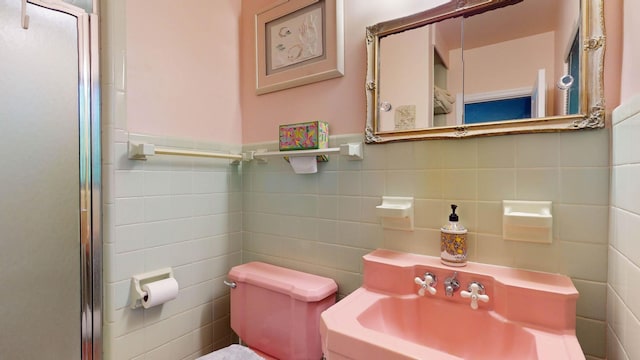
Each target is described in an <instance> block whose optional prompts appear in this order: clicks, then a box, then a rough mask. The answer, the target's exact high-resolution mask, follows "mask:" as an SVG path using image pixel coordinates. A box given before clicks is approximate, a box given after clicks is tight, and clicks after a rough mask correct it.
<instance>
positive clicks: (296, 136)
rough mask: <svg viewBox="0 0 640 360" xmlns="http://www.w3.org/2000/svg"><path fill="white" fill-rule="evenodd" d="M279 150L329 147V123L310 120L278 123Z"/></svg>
mask: <svg viewBox="0 0 640 360" xmlns="http://www.w3.org/2000/svg"><path fill="white" fill-rule="evenodd" d="M279 139H280V145H279V147H280V151H287V150H310V149H324V148H327V147H329V124H328V123H326V122H324V121H310V122H305V123H299V124H288V125H280V136H279Z"/></svg>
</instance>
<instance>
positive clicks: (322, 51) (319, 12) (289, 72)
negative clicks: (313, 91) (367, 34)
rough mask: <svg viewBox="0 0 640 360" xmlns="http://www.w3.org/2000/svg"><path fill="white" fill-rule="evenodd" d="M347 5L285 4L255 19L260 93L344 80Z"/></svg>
mask: <svg viewBox="0 0 640 360" xmlns="http://www.w3.org/2000/svg"><path fill="white" fill-rule="evenodd" d="M342 1H343V0H281V1H279V2H278V3H277V4H276V5H275V6H272V7H270V8H268V9H265V10H262V11H260V12H259V13H257V14H256V65H257V66H256V70H257V74H256V92H257V93H258V94H265V93H269V92H273V91H278V90H283V89H288V88H292V87H295V86H300V85H305V84H309V83H313V82H317V81H322V80H327V79H332V78H335V77H339V76H342V75H344V31H343V24H344V22H343V3H342Z"/></svg>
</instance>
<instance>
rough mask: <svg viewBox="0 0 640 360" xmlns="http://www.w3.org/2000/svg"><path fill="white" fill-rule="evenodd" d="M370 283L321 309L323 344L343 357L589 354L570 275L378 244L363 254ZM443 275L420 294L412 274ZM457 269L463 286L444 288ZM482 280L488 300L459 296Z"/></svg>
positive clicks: (333, 357) (330, 355)
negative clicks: (454, 263) (457, 263)
mask: <svg viewBox="0 0 640 360" xmlns="http://www.w3.org/2000/svg"><path fill="white" fill-rule="evenodd" d="M364 264H365V268H364V269H365V272H364V284H363V287H361V288H359V289H357V290H356V291H354V292H353V293H351V294H350V295H348V296H347V297H345V298H344V299H343V300H341V301H340V302H338V303H337V304H335V305H334V306H332V307H331V308H329V309H328V310H327V311H325V312H324V313H323V314H322V320H321V329H320V332H321V337H322V346H323V351H324V353H325V355H326V357H327V359H329V360H341V359H385V360H395V359H519V360H521V359H522V360H527V359H584V358H585V357H584V355H583V354H582V351H581V349H580V346H579V344H578V341H577V339H576V337H575V304H576V300H577V297H578V293H577V291H576V290H575V287H574V286H573V284H572V283H571V280H570V279H569V278H567V277H565V276H562V275H557V274H546V273H539V272H531V271H524V270H517V269H510V268H505V267H499V266H491V265H485V264H474V263H470V264H469V265H468V266H467V267H465V268H463V269H461V268H456V269H454V268H449V267H447V266H444V265H441V264H440V262H439V258H434V257H429V256H422V255H415V254H403V253H396V252H391V251H387V250H376V251H374V252H372V253H371V254H368V255H366V256H365V257H364ZM426 271H429V272H431V273H434V274H436V276H437V278H438V284H437V285H436V289H437V293H436V294H435V295H431V294H429V293H427V294H426V295H425V296H424V297H422V296H418V295H417V293H418V290H419V286H418V285H415V284H414V282H413V278H414V277H416V276H422V275H424V273H425V272H426ZM454 271H458V277H457V279H458V280H459V281H460V285H461V287H460V289H459V290H458V291H457V292H456V293H454V296H453V297H446V296H445V295H444V288H443V286H442V284H443V281H444V279H445V278H446V277H448V276H450V275H451V274H453V272H454ZM471 281H479V282H481V283H483V285H484V286H485V289H486V294H487V295H489V298H490V300H489V302H487V303H480V304H479V307H478V309H477V310H473V309H471V307H470V305H469V299H463V298H462V297H461V296H460V290H464V289H466V287H467V285H468V283H470V282H471Z"/></svg>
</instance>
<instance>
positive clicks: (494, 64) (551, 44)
mask: <svg viewBox="0 0 640 360" xmlns="http://www.w3.org/2000/svg"><path fill="white" fill-rule="evenodd" d="M366 30H367V36H366V43H367V79H366V90H365V91H366V95H367V122H366V129H365V141H366V142H367V143H384V142H389V141H401V140H419V139H429V138H434V139H443V138H461V137H472V136H486V135H499V134H517V133H528V132H556V131H570V130H580V129H588V128H600V127H603V126H604V99H603V61H604V18H603V4H602V0H563V1H557V0H454V1H448V2H446V3H444V4H442V5H440V6H438V7H435V8H432V9H429V10H426V11H423V12H420V13H416V14H412V15H409V16H406V17H402V18H398V19H394V20H390V21H385V22H382V23H378V24H375V25H372V26H369V27H367V29H366Z"/></svg>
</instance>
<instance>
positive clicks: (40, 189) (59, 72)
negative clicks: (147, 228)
mask: <svg viewBox="0 0 640 360" xmlns="http://www.w3.org/2000/svg"><path fill="white" fill-rule="evenodd" d="M27 10H28V15H29V17H30V21H29V29H28V30H26V29H23V28H22V27H21V3H20V1H19V0H0V359H65V360H74V359H81V358H83V357H82V356H83V349H82V348H83V346H86V345H85V340H84V339H83V336H86V334H83V330H82V326H81V324H82V322H83V321H85V319H83V318H85V317H87V314H90V313H91V312H87V311H86V309H85V308H86V306H84V305H82V304H83V303H84V302H85V301H84V300H83V293H82V291H83V290H82V288H83V286H82V284H83V282H86V281H84V277H86V276H84V275H83V273H82V266H81V261H82V258H83V257H85V256H86V254H84V255H83V254H82V253H83V252H85V247H84V246H83V245H82V244H81V227H83V226H84V225H83V224H82V222H81V211H80V209H81V190H80V189H81V182H82V180H81V178H82V176H81V168H82V167H81V162H82V157H83V156H82V153H81V151H80V149H81V147H82V146H83V145H82V144H81V138H82V137H81V133H82V131H83V130H82V125H81V112H82V109H81V108H82V106H81V105H82V103H83V102H82V101H81V99H82V94H81V93H82V85H81V83H82V81H81V79H80V75H79V74H81V72H80V71H79V63H82V61H79V59H80V57H81V56H82V55H81V52H80V51H79V46H80V45H79V44H80V43H82V39H79V30H78V29H79V26H78V21H79V20H78V18H76V17H74V16H71V15H69V14H67V13H65V12H63V11H53V10H51V9H47V8H44V7H40V6H35V5H32V4H28V5H27ZM80 60H81V59H80ZM89 180H90V179H89ZM82 216H83V217H86V216H85V215H82ZM90 220H91V219H90V218H89V221H90ZM89 250H90V249H89ZM89 310H91V309H89ZM83 313H84V314H85V316H83ZM89 338H91V334H89Z"/></svg>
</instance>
